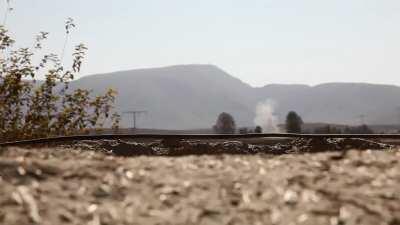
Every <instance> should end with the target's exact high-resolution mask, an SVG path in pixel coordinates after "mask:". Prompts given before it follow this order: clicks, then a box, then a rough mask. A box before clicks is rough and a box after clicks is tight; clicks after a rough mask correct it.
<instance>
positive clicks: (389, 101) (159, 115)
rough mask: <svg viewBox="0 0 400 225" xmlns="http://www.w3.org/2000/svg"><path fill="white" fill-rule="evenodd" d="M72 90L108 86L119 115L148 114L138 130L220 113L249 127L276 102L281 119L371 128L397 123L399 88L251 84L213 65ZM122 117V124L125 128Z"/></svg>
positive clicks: (202, 123) (85, 82)
mask: <svg viewBox="0 0 400 225" xmlns="http://www.w3.org/2000/svg"><path fill="white" fill-rule="evenodd" d="M71 85H72V87H75V88H76V87H80V88H88V89H92V90H94V92H95V93H101V92H103V91H104V90H106V88H107V87H112V88H115V89H116V90H117V91H118V92H119V96H118V98H117V103H116V107H117V110H118V111H120V112H123V111H127V110H147V111H148V115H147V116H143V117H142V118H141V119H140V120H139V122H138V126H140V127H145V128H158V129H195V128H208V127H211V126H212V125H213V124H214V123H215V120H216V118H217V116H218V114H219V113H221V112H223V111H225V112H229V113H231V114H232V115H233V116H234V117H235V119H236V122H237V124H238V125H239V126H251V125H253V119H254V116H255V112H254V111H255V106H256V104H257V102H260V101H265V100H267V99H270V100H273V101H274V102H275V103H276V113H277V115H278V116H279V117H280V121H283V119H284V116H285V115H286V113H287V112H288V111H289V110H295V111H297V112H298V113H299V114H300V115H301V116H302V117H303V119H304V120H305V121H307V122H328V123H339V124H356V123H358V122H359V119H358V118H357V116H358V115H361V114H364V115H365V116H366V117H365V120H366V122H368V123H372V124H391V123H397V122H398V120H399V114H398V112H397V111H396V108H397V107H399V106H400V101H399V97H400V87H397V86H391V85H373V84H361V83H329V84H322V85H318V86H307V85H279V84H272V85H267V86H265V87H262V88H253V87H251V86H250V85H248V84H246V83H244V82H242V81H240V80H239V79H237V78H235V77H233V76H231V75H230V74H228V73H226V72H225V71H223V70H221V69H220V68H218V67H216V66H212V65H180V66H170V67H163V68H154V69H139V70H130V71H121V72H114V73H107V74H97V75H91V76H85V77H83V78H81V79H79V80H76V81H74V82H72V84H71ZM129 119H130V118H128V117H124V119H123V120H122V126H124V127H129V126H130V124H131V121H130V120H129Z"/></svg>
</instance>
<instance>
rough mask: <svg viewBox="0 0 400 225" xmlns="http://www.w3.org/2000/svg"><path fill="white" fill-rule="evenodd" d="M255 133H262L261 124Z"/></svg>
mask: <svg viewBox="0 0 400 225" xmlns="http://www.w3.org/2000/svg"><path fill="white" fill-rule="evenodd" d="M254 133H257V134H261V133H262V128H261V127H260V126H256V128H255V129H254Z"/></svg>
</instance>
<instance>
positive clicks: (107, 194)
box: [0, 140, 400, 225]
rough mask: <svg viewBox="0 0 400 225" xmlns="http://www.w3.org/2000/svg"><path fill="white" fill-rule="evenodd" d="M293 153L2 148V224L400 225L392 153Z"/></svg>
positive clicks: (399, 171) (399, 183) (396, 155)
mask: <svg viewBox="0 0 400 225" xmlns="http://www.w3.org/2000/svg"><path fill="white" fill-rule="evenodd" d="M297 142H299V143H300V142H301V140H300V141H299V140H297ZM303 142H304V141H303ZM303 142H302V144H304V143H303ZM92 144H93V143H92ZM130 144H131V145H133V146H136V145H135V144H134V143H130ZM164 144H165V145H175V144H176V143H164ZM223 144H224V143H222V144H221V145H217V147H215V148H224V146H225V147H226V146H228V147H226V148H227V149H229V148H231V147H232V146H236V147H238V146H239V147H238V148H240V146H242V147H243V146H247V145H240V143H236V142H234V143H231V145H229V143H228V145H223ZM308 144H310V143H308ZM79 145H80V146H79ZM113 145H114V146H119V147H120V148H116V149H121V143H119V145H118V143H114V144H112V143H111V144H109V146H113ZM179 145H180V144H179ZM92 146H93V145H92ZM95 146H96V147H98V146H103V147H104V143H100V144H99V143H97V145H95ZM334 146H337V145H336V144H335V145H334ZM343 146H347V147H352V146H351V145H348V143H347V144H346V145H343ZM368 146H370V145H367V147H368ZM371 146H372V145H371ZM122 147H123V145H122ZM125 147H126V143H125ZM203 147H204V146H203ZM247 147H248V148H250V147H251V146H250V147H249V146H247ZM328 147H329V146H328ZM378 147H379V146H378ZM381 147H382V146H381ZM175 148H176V149H178V150H177V151H178V152H180V153H182V149H181V147H179V146H176V147H175ZM264 148H265V149H267V148H266V147H265V146H264V147H263V148H261V147H260V148H258V149H264ZM293 148H294V149H296V150H297V152H296V151H285V154H271V152H268V151H267V152H261V153H260V151H261V150H260V151H258V152H250V153H251V154H248V153H249V152H248V150H246V151H244V152H242V153H245V154H227V151H226V149H225V150H224V151H222V150H221V151H220V152H219V153H220V154H202V155H193V154H189V155H188V154H181V155H180V156H148V155H141V154H137V155H136V156H133V155H132V154H131V155H130V156H133V157H121V156H117V155H116V154H113V152H112V151H111V152H110V151H105V150H104V149H103V150H96V149H93V148H91V147H90V145H88V143H83V142H81V143H75V144H73V145H64V146H58V147H57V146H52V147H41V148H29V149H28V148H15V147H14V148H4V149H1V150H0V224H4V225H25V224H26V225H28V224H43V225H56V224H76V225H78V224H79V225H81V224H91V225H114V224H182V225H186V224H249V225H250V224H253V225H262V224H282V225H290V224H329V225H344V224H371V225H376V224H379V225H380V224H382V225H383V224H388V225H399V224H400V162H399V161H400V151H399V150H398V149H397V148H392V149H390V150H389V149H385V148H384V149H380V150H363V151H361V150H348V149H344V150H343V149H340V150H338V149H333V150H332V149H330V148H327V149H326V150H327V151H324V149H319V150H318V151H315V150H313V151H311V150H310V148H309V149H308V148H303V149H301V148H298V147H296V146H295V147H293ZM335 148H336V147H335ZM272 149H273V148H272ZM299 149H300V150H304V151H303V152H301V153H302V154H298V153H299V152H298V151H299ZM106 150H107V149H106ZM328 150H329V151H328ZM262 151H264V150H262ZM161 155H162V154H161Z"/></svg>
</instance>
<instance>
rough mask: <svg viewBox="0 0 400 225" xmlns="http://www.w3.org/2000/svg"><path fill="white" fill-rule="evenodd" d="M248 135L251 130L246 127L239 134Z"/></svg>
mask: <svg viewBox="0 0 400 225" xmlns="http://www.w3.org/2000/svg"><path fill="white" fill-rule="evenodd" d="M248 133H249V129H247V128H246V127H243V128H240V129H239V134H248Z"/></svg>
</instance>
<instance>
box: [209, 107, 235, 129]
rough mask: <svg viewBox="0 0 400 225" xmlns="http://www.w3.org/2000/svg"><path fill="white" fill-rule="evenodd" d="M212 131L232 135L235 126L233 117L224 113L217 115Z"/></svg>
mask: <svg viewBox="0 0 400 225" xmlns="http://www.w3.org/2000/svg"><path fill="white" fill-rule="evenodd" d="M213 129H214V131H215V133H217V134H234V133H235V131H236V124H235V120H234V119H233V116H232V115H231V114H229V113H226V112H223V113H221V114H219V116H218V119H217V122H216V123H215V125H214V126H213Z"/></svg>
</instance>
